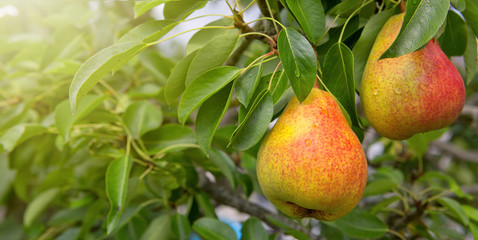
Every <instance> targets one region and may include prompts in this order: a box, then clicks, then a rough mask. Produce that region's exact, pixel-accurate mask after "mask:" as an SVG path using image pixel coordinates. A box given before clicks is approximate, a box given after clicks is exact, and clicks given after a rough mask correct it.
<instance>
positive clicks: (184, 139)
mask: <svg viewBox="0 0 478 240" xmlns="http://www.w3.org/2000/svg"><path fill="white" fill-rule="evenodd" d="M142 139H143V142H144V144H145V145H146V148H147V149H148V150H149V151H150V153H151V154H155V153H157V152H159V151H162V150H164V149H165V148H170V147H172V146H175V145H176V146H178V145H188V144H194V143H196V137H195V136H194V133H193V131H192V130H191V129H190V128H189V127H183V126H182V125H181V124H174V123H169V124H165V125H163V126H161V127H160V128H158V129H157V130H153V131H151V132H148V133H146V134H145V135H144V136H143V137H142Z"/></svg>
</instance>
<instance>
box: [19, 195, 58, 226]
mask: <svg viewBox="0 0 478 240" xmlns="http://www.w3.org/2000/svg"><path fill="white" fill-rule="evenodd" d="M58 195H60V189H59V188H50V189H48V190H46V191H44V192H42V193H40V194H38V196H36V197H35V198H34V199H33V200H32V201H31V202H30V203H29V204H28V206H27V209H26V210H25V214H24V215H23V225H25V227H27V228H28V227H30V226H32V224H33V222H34V221H35V219H37V217H38V216H40V214H42V213H43V211H45V210H46V208H47V207H48V206H49V205H50V204H51V202H53V200H55V199H56V197H58Z"/></svg>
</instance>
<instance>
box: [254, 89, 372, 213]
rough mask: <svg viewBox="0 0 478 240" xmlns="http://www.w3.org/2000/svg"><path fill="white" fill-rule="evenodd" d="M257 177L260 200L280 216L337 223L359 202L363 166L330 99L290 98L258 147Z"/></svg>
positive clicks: (318, 93)
mask: <svg viewBox="0 0 478 240" xmlns="http://www.w3.org/2000/svg"><path fill="white" fill-rule="evenodd" d="M257 177H258V180H259V184H260V186H261V189H262V191H263V193H264V195H265V196H266V197H267V198H268V199H269V201H270V202H271V203H273V204H274V205H275V206H276V207H277V208H278V209H279V210H281V211H282V212H284V213H285V214H287V215H289V216H292V217H297V218H304V217H313V218H316V219H319V220H324V221H333V220H336V219H338V218H340V217H342V216H344V215H345V214H347V213H348V212H350V211H351V210H352V209H353V208H354V207H355V206H356V205H357V203H358V202H359V201H360V198H361V197H362V193H363V191H364V188H365V184H366V182H367V161H366V158H365V155H364V152H363V150H362V146H361V144H360V141H359V140H358V138H357V137H356V135H355V134H354V132H353V131H352V129H351V128H350V126H349V125H348V123H347V120H346V119H345V117H344V115H343V114H342V111H341V110H340V107H339V105H338V104H337V102H336V100H335V98H334V97H333V96H332V95H331V94H330V93H328V92H325V91H322V90H319V89H317V88H313V89H312V91H311V92H310V94H309V96H308V97H307V98H306V99H305V101H304V102H302V103H299V101H298V99H297V98H296V97H295V96H294V97H293V98H292V99H291V101H290V102H289V104H288V105H287V107H286V108H285V110H284V112H283V113H282V115H281V117H280V118H279V120H278V121H277V123H276V125H275V126H274V127H273V128H272V130H271V131H270V132H269V133H268V135H267V136H266V138H265V139H264V141H263V142H262V144H261V147H260V149H259V152H258V156H257Z"/></svg>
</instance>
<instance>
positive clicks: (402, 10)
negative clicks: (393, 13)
mask: <svg viewBox="0 0 478 240" xmlns="http://www.w3.org/2000/svg"><path fill="white" fill-rule="evenodd" d="M406 9H407V6H406V5H405V0H401V1H400V12H402V13H403V12H405V10H406Z"/></svg>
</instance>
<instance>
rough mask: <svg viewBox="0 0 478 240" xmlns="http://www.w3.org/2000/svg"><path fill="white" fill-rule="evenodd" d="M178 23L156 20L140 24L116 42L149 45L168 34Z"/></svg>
mask: <svg viewBox="0 0 478 240" xmlns="http://www.w3.org/2000/svg"><path fill="white" fill-rule="evenodd" d="M177 24H178V23H177V22H175V21H170V20H156V21H149V22H145V23H143V24H140V25H138V26H136V27H134V28H133V29H131V30H129V31H128V32H127V33H125V34H124V35H123V36H122V37H121V38H120V39H119V40H118V41H117V42H116V44H119V43H125V42H145V43H151V42H154V41H157V40H158V39H159V38H161V37H162V36H164V35H165V34H166V33H168V32H169V31H170V30H171V29H173V27H175V26H176V25H177Z"/></svg>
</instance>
